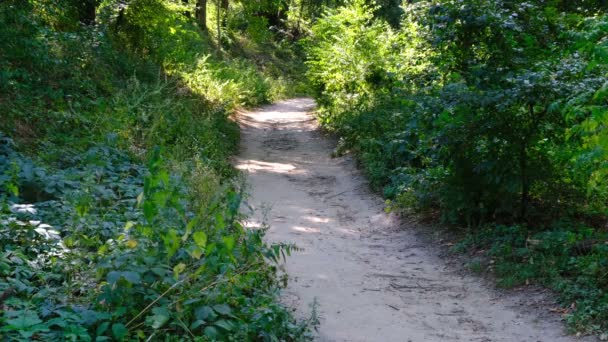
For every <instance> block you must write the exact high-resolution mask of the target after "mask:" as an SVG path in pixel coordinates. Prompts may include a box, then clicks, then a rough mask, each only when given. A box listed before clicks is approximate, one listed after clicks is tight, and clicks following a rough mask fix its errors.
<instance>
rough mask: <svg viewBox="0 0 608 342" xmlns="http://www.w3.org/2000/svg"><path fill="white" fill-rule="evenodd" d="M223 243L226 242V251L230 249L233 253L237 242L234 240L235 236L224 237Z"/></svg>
mask: <svg viewBox="0 0 608 342" xmlns="http://www.w3.org/2000/svg"><path fill="white" fill-rule="evenodd" d="M222 241H224V244H225V245H226V249H228V250H229V251H232V250H233V249H234V245H235V242H236V240H235V239H234V236H233V235H229V236H226V237H223V238H222Z"/></svg>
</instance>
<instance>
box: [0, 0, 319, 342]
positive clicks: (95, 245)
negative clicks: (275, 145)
mask: <svg viewBox="0 0 608 342" xmlns="http://www.w3.org/2000/svg"><path fill="white" fill-rule="evenodd" d="M124 3H125V4H127V6H123V5H124V4H122V2H114V1H103V2H101V6H100V7H99V9H98V20H97V23H96V24H95V25H84V24H82V23H79V22H78V20H75V19H74V11H73V10H72V7H70V6H72V4H73V2H71V1H69V0H65V1H45V0H31V1H16V0H15V1H5V2H2V3H1V4H0V23H1V25H0V46H1V48H0V65H1V66H2V67H1V69H0V113H1V114H0V115H1V116H2V120H0V309H1V310H0V312H1V314H0V338H1V339H2V340H8V341H30V340H44V341H49V340H57V341H63V340H74V341H76V340H83V341H91V340H95V341H104V340H115V341H123V340H168V341H169V340H196V341H211V340H232V341H245V340H250V341H278V340H281V341H296V340H306V339H308V338H309V328H310V324H309V323H310V322H298V321H296V320H295V319H294V318H293V317H292V316H291V312H290V311H289V310H287V309H286V308H285V307H283V306H282V305H281V304H279V302H278V293H279V291H280V288H281V287H282V286H283V281H282V279H281V278H280V277H279V274H278V268H277V264H278V263H279V262H280V261H281V260H282V259H283V258H285V257H286V256H287V255H289V253H290V251H292V250H293V249H294V248H295V246H292V245H287V244H272V245H270V244H267V243H266V242H264V241H263V235H264V231H265V230H264V229H260V230H251V229H246V228H244V227H243V225H242V223H241V222H243V220H244V219H245V217H244V216H243V215H242V214H241V213H240V211H239V208H240V207H241V203H242V199H243V196H244V192H243V186H242V180H241V179H240V177H239V175H238V173H237V172H236V171H235V170H234V169H233V168H232V166H231V165H230V163H229V161H228V159H229V157H230V155H231V154H232V153H233V152H234V151H235V150H236V148H237V146H238V140H239V135H238V127H237V125H236V124H235V123H234V122H233V121H232V120H231V119H230V115H231V113H232V110H233V109H235V108H237V107H241V106H254V105H258V104H261V103H266V102H269V101H272V100H274V99H276V98H280V97H282V96H286V95H290V94H291V92H292V91H293V90H292V89H293V88H291V87H290V86H288V83H289V82H288V81H287V79H285V77H287V76H286V75H287V73H279V72H276V71H272V70H270V69H272V67H271V66H270V64H273V62H269V63H268V65H267V66H266V68H262V67H261V66H260V65H256V64H253V63H248V62H247V61H246V59H244V58H242V57H239V54H238V53H237V52H235V51H237V48H238V47H237V46H236V43H235V44H233V45H230V46H227V47H225V48H224V49H223V50H222V51H218V49H217V43H216V42H214V41H213V39H212V37H210V36H209V34H208V33H206V32H202V31H201V30H200V29H199V28H198V27H197V26H196V24H195V23H194V22H193V21H192V19H191V18H189V17H187V16H185V15H184V14H183V10H184V6H182V5H181V4H178V3H177V2H172V1H163V0H133V1H129V2H124ZM233 36H234V37H242V39H243V41H247V40H248V38H247V37H246V36H241V34H240V33H238V32H235V33H233ZM279 45H280V44H278V43H276V44H275V43H272V42H268V43H267V46H272V47H273V49H274V48H277V49H278V47H279ZM282 49H284V51H285V52H283V53H290V52H289V49H290V48H289V46H282ZM251 53H255V51H253V52H251ZM265 53H267V54H272V53H274V52H272V50H270V48H269V49H268V50H267V51H265ZM276 53H281V52H276ZM284 63H287V62H284ZM279 74H281V75H280V76H281V77H283V79H282V78H280V77H275V76H277V75H279Z"/></svg>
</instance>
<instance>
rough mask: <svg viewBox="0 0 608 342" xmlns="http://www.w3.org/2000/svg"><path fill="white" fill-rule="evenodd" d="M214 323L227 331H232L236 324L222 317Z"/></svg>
mask: <svg viewBox="0 0 608 342" xmlns="http://www.w3.org/2000/svg"><path fill="white" fill-rule="evenodd" d="M213 325H215V326H217V327H220V328H222V329H224V330H226V331H231V330H233V329H234V324H233V323H232V322H230V321H228V320H225V319H220V320H219V321H216V322H214V323H213Z"/></svg>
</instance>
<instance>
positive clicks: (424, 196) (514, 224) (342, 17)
mask: <svg viewBox="0 0 608 342" xmlns="http://www.w3.org/2000/svg"><path fill="white" fill-rule="evenodd" d="M379 3H380V2H379ZM381 6H384V5H381ZM381 9H386V8H384V7H379V6H377V5H370V4H369V2H367V1H360V0H355V1H352V2H350V3H349V4H346V5H344V6H337V7H336V8H331V9H328V10H327V11H326V12H325V15H324V16H323V17H322V18H320V19H319V20H317V21H316V22H314V23H313V25H312V29H311V31H312V33H311V35H310V37H308V38H307V39H306V41H305V48H306V51H307V55H308V60H307V65H308V71H307V74H308V77H309V78H310V81H311V84H312V86H313V88H314V92H315V97H316V99H317V102H318V103H319V105H320V108H319V112H318V116H319V120H320V122H321V123H322V125H323V126H324V127H325V128H326V129H328V130H331V131H333V132H335V133H337V134H338V135H339V136H340V143H339V146H338V149H337V151H336V153H337V154H340V153H348V152H352V153H354V154H355V155H356V157H357V158H358V160H359V161H360V164H361V166H362V167H363V169H364V171H365V172H366V174H367V176H368V178H369V180H370V183H371V185H372V187H373V188H374V189H376V190H377V191H379V192H382V193H383V194H384V195H385V197H386V198H387V202H388V209H389V210H394V211H396V212H400V213H406V212H412V211H416V212H419V213H429V214H431V215H432V216H433V217H434V218H437V219H439V220H441V221H442V222H443V223H444V224H446V225H448V226H450V227H453V228H456V229H457V228H460V229H461V231H466V232H467V233H470V234H471V235H470V236H469V238H468V239H467V240H466V243H463V244H462V245H461V246H462V248H461V250H466V249H467V248H481V249H488V250H489V252H488V253H489V255H490V256H491V257H492V258H494V261H495V264H493V267H492V269H493V270H494V271H495V272H496V274H497V275H498V277H499V282H500V285H502V286H507V287H512V286H518V285H521V284H526V283H530V282H534V281H537V282H539V283H542V284H544V285H546V286H548V287H550V288H552V289H554V290H555V291H556V292H557V294H558V295H559V296H560V297H561V299H562V303H563V304H564V308H565V309H566V308H567V310H566V311H567V319H568V321H569V322H570V323H571V325H570V327H571V328H572V329H573V330H575V331H577V332H581V333H587V332H593V333H602V332H603V333H606V332H607V331H608V319H607V316H606V313H607V312H608V310H607V306H608V295H607V294H608V263H607V261H606V260H607V258H606V257H607V255H606V246H607V245H606V243H607V241H608V240H607V236H606V222H607V220H606V218H607V217H608V205H607V204H608V191H607V189H608V184H607V183H606V181H607V180H608V177H606V175H608V167H607V166H608V164H607V162H606V161H607V160H608V134H607V132H608V130H606V126H607V125H608V107H607V105H606V98H607V96H608V91H607V89H608V87H607V85H606V83H605V82H606V75H607V73H608V69H607V67H606V66H607V65H608V58H607V56H608V53H607V52H608V45H607V42H608V25H607V21H606V18H607V16H606V7H605V5H603V4H602V3H601V2H597V1H589V2H585V3H584V4H583V3H580V2H577V3H576V4H575V3H574V2H571V1H548V2H547V1H527V2H526V3H525V4H524V3H521V4H519V3H514V2H512V1H494V0H461V1H455V0H445V1H409V2H403V6H402V9H403V13H402V15H401V20H400V22H399V25H395V23H394V22H392V23H390V24H389V23H388V22H387V21H386V20H384V19H383V18H382V17H381V16H380V17H379V16H378V15H377V14H376V13H378V12H379V11H380V10H381ZM575 246H584V248H582V249H577V248H574V247H575ZM473 268H475V269H478V270H479V269H482V265H480V264H479V263H478V262H476V261H473Z"/></svg>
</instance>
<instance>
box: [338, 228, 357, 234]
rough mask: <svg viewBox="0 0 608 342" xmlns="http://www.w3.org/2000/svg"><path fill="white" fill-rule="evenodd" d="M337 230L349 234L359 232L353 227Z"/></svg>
mask: <svg viewBox="0 0 608 342" xmlns="http://www.w3.org/2000/svg"><path fill="white" fill-rule="evenodd" d="M338 231H340V232H342V233H344V234H349V235H356V234H358V233H359V232H358V231H356V230H353V229H346V228H338Z"/></svg>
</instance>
